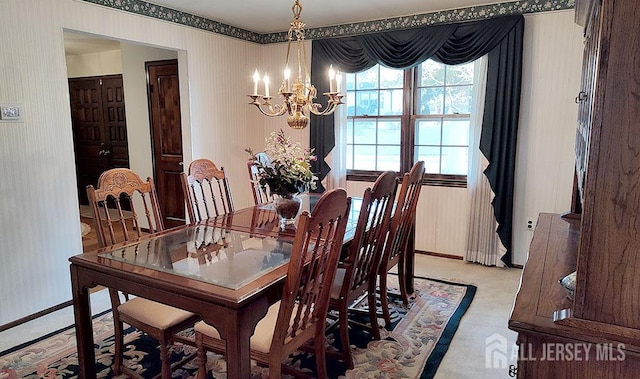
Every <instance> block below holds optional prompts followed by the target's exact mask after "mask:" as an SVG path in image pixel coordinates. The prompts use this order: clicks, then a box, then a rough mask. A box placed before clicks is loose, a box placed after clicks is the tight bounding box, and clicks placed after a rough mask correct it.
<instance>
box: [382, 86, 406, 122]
mask: <svg viewBox="0 0 640 379" xmlns="http://www.w3.org/2000/svg"><path fill="white" fill-rule="evenodd" d="M380 115H382V116H396V115H402V90H401V89H396V90H381V91H380Z"/></svg>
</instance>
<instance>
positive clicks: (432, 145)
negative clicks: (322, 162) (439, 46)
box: [346, 60, 474, 187]
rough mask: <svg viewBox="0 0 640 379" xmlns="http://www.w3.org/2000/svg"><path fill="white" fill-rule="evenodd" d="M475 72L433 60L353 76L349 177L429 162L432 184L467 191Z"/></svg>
mask: <svg viewBox="0 0 640 379" xmlns="http://www.w3.org/2000/svg"><path fill="white" fill-rule="evenodd" d="M473 66H474V65H473V62H471V63H467V64H463V65H457V66H449V65H445V64H442V63H439V62H436V61H433V60H427V61H425V62H423V63H422V64H420V65H419V66H417V67H414V68H410V69H405V70H399V69H390V68H386V67H383V66H380V65H376V66H374V67H372V68H371V69H369V70H366V71H363V72H359V73H355V74H347V75H346V86H347V127H346V168H347V178H348V179H349V180H374V179H375V178H376V177H377V176H378V175H379V173H380V172H382V171H385V170H394V171H398V172H406V171H408V170H409V169H410V168H411V166H412V165H413V163H414V162H416V161H418V160H424V161H425V164H426V173H427V175H425V184H432V185H443V186H456V187H463V186H466V176H467V170H468V154H469V153H468V152H469V133H470V132H471V131H470V124H471V121H470V120H471V103H472V94H473Z"/></svg>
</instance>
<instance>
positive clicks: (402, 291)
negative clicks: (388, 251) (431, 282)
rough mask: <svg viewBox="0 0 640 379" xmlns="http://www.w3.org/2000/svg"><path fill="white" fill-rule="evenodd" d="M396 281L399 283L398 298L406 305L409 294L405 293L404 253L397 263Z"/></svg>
mask: <svg viewBox="0 0 640 379" xmlns="http://www.w3.org/2000/svg"><path fill="white" fill-rule="evenodd" d="M398 282H399V284H400V298H401V299H402V304H404V305H405V307H406V306H408V305H409V294H408V293H407V272H406V270H405V264H404V254H403V255H402V256H401V257H400V262H399V263H398Z"/></svg>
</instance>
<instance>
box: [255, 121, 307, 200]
mask: <svg viewBox="0 0 640 379" xmlns="http://www.w3.org/2000/svg"><path fill="white" fill-rule="evenodd" d="M245 151H246V152H247V153H249V155H250V158H249V159H250V160H251V162H252V163H253V164H254V165H255V166H256V168H257V169H258V172H259V177H260V179H259V181H260V185H261V186H263V187H264V186H266V185H268V186H269V190H270V191H271V193H272V194H276V195H279V196H281V197H290V196H292V195H295V194H298V193H301V192H305V191H308V190H314V189H316V180H317V179H318V177H317V176H315V175H313V173H312V172H311V162H312V161H315V160H316V156H315V155H313V149H306V148H305V149H303V148H301V147H300V144H299V143H297V142H296V143H294V142H291V140H290V138H289V137H287V136H286V135H285V134H284V131H283V130H282V129H280V130H279V131H277V132H272V133H271V135H270V136H269V137H268V138H267V139H266V148H265V153H266V154H267V156H268V157H269V159H268V160H267V161H265V160H261V159H258V158H257V157H256V154H255V153H254V152H253V150H252V149H250V148H249V149H245Z"/></svg>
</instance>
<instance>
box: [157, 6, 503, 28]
mask: <svg viewBox="0 0 640 379" xmlns="http://www.w3.org/2000/svg"><path fill="white" fill-rule="evenodd" d="M151 2H152V3H154V4H157V5H162V6H166V7H169V8H172V9H177V10H181V11H185V12H188V13H191V14H194V15H197V16H202V17H205V18H208V19H210V20H214V21H218V22H222V23H224V24H227V25H231V26H235V27H239V28H242V29H246V30H250V31H252V32H257V33H273V32H282V31H286V30H288V29H289V22H291V20H292V19H293V13H292V11H291V8H292V6H293V4H294V2H295V0H252V1H247V0H244V1H243V0H224V1H220V0H217V1H214V0H152V1H151ZM506 2H511V1H509V0H503V1H499V0H300V5H302V13H301V15H300V18H301V19H302V21H304V22H305V23H306V25H307V28H317V27H321V26H331V25H342V24H349V23H354V22H362V21H372V20H380V19H385V18H394V17H400V16H407V15H414V14H422V13H431V12H436V11H441V10H449V9H456V8H467V7H472V6H478V5H487V4H496V3H506Z"/></svg>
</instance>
